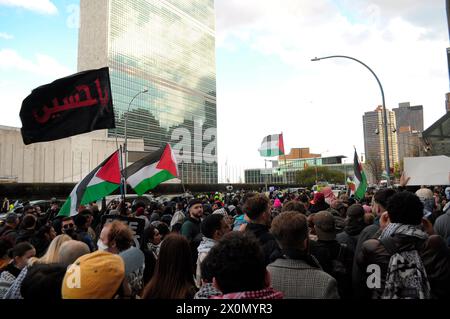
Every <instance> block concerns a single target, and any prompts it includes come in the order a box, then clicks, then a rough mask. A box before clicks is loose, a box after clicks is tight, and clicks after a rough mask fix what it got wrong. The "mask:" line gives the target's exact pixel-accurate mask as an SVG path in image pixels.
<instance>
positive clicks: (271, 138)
mask: <svg viewBox="0 0 450 319" xmlns="http://www.w3.org/2000/svg"><path fill="white" fill-rule="evenodd" d="M259 153H260V154H261V156H263V157H272V156H279V155H284V142H283V134H274V135H268V136H266V137H265V138H264V139H263V141H262V143H261V147H260V148H259Z"/></svg>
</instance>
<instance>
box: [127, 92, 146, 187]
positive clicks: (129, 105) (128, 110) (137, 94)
mask: <svg viewBox="0 0 450 319" xmlns="http://www.w3.org/2000/svg"><path fill="white" fill-rule="evenodd" d="M147 92H148V89H144V90H142V91H139V92H138V93H136V95H135V96H133V98H132V99H131V101H130V103H129V104H128V109H127V112H126V113H125V142H124V143H123V151H124V153H125V165H124V168H125V167H127V165H128V135H127V124H128V113H129V112H130V107H131V103H133V101H134V99H135V98H137V97H138V96H139V94H142V93H147ZM124 178H125V180H126V179H127V176H124ZM126 190H127V188H126V186H125V187H124V192H125V195H126Z"/></svg>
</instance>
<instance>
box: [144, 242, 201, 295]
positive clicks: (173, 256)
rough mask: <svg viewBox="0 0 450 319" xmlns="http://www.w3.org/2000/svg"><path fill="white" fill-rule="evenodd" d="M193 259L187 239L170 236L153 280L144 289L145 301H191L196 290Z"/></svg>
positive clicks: (157, 264)
mask: <svg viewBox="0 0 450 319" xmlns="http://www.w3.org/2000/svg"><path fill="white" fill-rule="evenodd" d="M193 273H194V270H193V268H192V257H191V252H190V248H189V243H188V241H187V239H186V238H185V237H183V236H181V235H178V234H170V235H168V236H167V237H166V238H165V239H164V241H163V242H162V244H161V249H160V251H159V257H158V261H157V263H156V267H155V272H154V274H153V278H152V279H151V280H150V282H149V283H148V284H147V286H146V287H145V289H144V293H143V299H191V298H193V297H194V295H195V292H196V288H195V283H194V277H193V275H192V274H193Z"/></svg>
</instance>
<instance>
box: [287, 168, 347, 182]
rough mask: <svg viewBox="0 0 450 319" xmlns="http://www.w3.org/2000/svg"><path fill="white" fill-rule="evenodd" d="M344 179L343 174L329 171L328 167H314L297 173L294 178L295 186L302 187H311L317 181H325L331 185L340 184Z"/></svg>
mask: <svg viewBox="0 0 450 319" xmlns="http://www.w3.org/2000/svg"><path fill="white" fill-rule="evenodd" d="M344 179H345V174H344V173H342V172H340V171H335V170H331V169H329V168H328V167H323V166H314V167H308V168H306V169H304V170H301V171H298V172H297V176H296V181H297V184H299V185H302V186H304V187H312V186H314V185H315V184H316V180H317V181H327V182H328V183H331V184H341V183H343V181H344Z"/></svg>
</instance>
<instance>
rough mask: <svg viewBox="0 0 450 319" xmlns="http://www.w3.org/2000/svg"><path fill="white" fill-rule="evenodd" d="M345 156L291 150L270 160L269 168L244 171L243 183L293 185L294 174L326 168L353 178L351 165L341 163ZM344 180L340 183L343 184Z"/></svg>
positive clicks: (301, 149) (294, 180) (297, 149)
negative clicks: (311, 168)
mask: <svg viewBox="0 0 450 319" xmlns="http://www.w3.org/2000/svg"><path fill="white" fill-rule="evenodd" d="M344 158H345V156H343V155H339V156H326V157H322V155H321V154H315V153H310V150H309V148H292V149H291V151H290V152H289V153H288V154H286V161H285V156H279V157H278V159H277V160H271V161H270V162H271V167H269V168H251V169H246V170H245V171H244V174H245V183H249V184H264V183H265V181H267V182H268V183H269V184H284V183H288V184H295V183H296V173H297V172H298V171H301V170H304V169H307V168H310V167H314V166H317V167H328V168H330V169H333V170H337V171H340V172H342V173H344V174H345V175H346V176H353V175H354V172H353V163H343V159H344ZM344 182H345V180H343V181H342V184H344Z"/></svg>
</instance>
